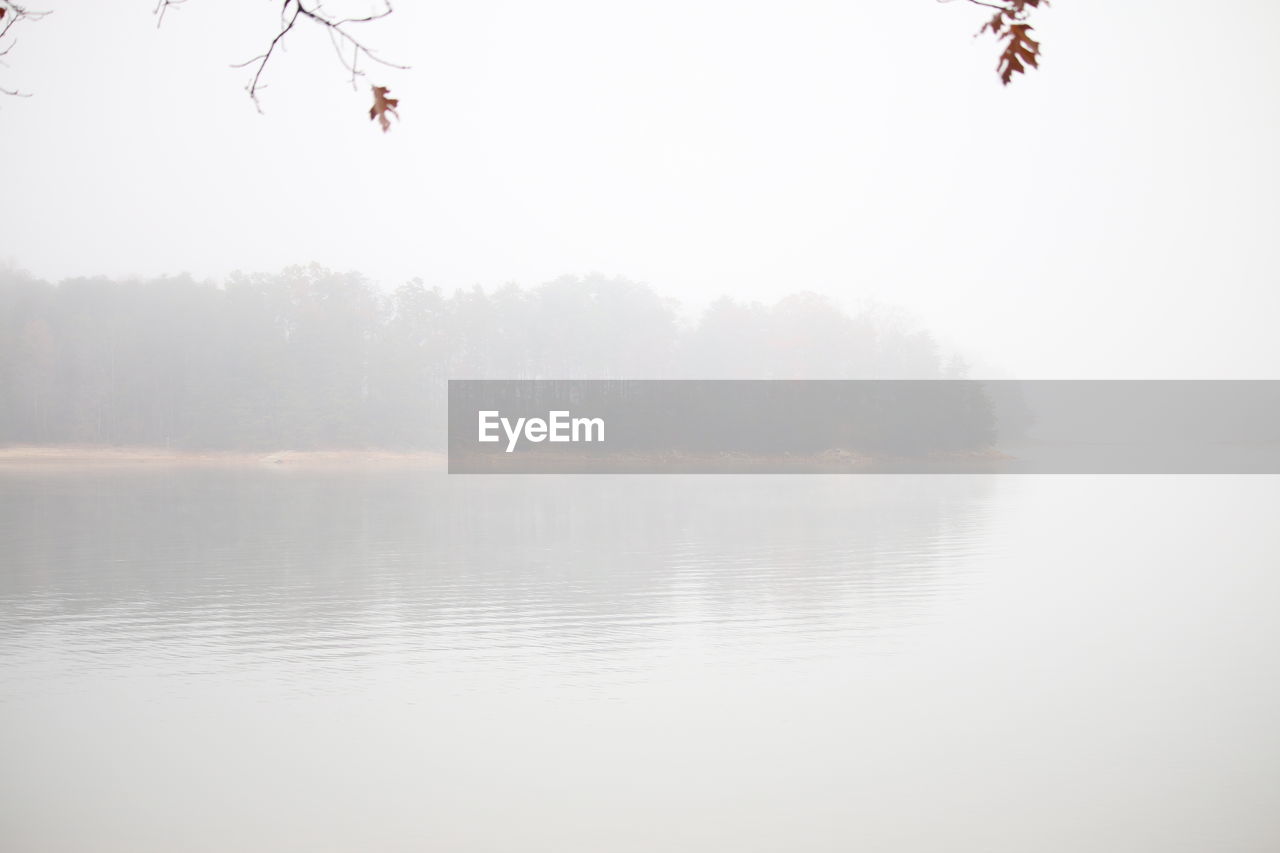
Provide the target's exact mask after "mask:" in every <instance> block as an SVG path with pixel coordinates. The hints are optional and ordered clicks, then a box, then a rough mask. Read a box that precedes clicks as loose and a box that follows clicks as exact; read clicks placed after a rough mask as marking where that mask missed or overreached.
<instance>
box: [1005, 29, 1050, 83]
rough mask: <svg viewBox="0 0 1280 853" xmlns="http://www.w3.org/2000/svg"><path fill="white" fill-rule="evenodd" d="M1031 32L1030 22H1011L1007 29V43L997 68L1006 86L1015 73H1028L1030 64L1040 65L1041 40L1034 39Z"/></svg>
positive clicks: (1037, 66)
mask: <svg viewBox="0 0 1280 853" xmlns="http://www.w3.org/2000/svg"><path fill="white" fill-rule="evenodd" d="M1030 32H1031V25H1030V24H1010V25H1009V28H1008V29H1007V30H1006V31H1005V34H1004V36H1003V38H1004V39H1005V40H1006V44H1005V46H1004V52H1003V53H1001V54H1000V62H999V63H998V64H997V65H996V70H997V71H999V72H1000V82H1001V83H1003V84H1004V85H1006V86H1008V85H1009V81H1010V80H1012V79H1013V75H1014V74H1025V73H1027V66H1028V65H1030V66H1031V67H1032V68H1039V67H1040V61H1039V59H1038V57H1039V56H1040V42H1038V41H1036V40H1035V39H1033V38H1032V37H1031V36H1030Z"/></svg>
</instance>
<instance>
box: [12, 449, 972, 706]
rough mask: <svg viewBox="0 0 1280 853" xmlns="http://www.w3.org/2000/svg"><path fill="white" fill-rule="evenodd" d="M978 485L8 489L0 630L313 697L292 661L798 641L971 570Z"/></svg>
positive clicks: (405, 482)
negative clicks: (278, 685) (275, 684)
mask: <svg viewBox="0 0 1280 853" xmlns="http://www.w3.org/2000/svg"><path fill="white" fill-rule="evenodd" d="M983 482H984V481H983V480H981V479H967V478H952V479H949V480H946V481H939V483H929V482H928V481H927V480H925V479H923V478H917V479H912V478H850V477H843V478H841V477H834V478H825V477H813V478H795V477H777V478H768V477H764V478H726V477H709V478H697V477H689V478H665V477H652V478H649V477H632V478H623V479H616V478H609V477H591V478H556V477H540V478H537V477H535V478H529V477H511V478H449V477H441V476H429V475H423V474H421V473H417V472H415V473H410V474H391V475H387V474H382V475H368V476H351V475H332V474H330V475H324V474H315V473H310V474H308V473H289V474H282V473H276V472H266V473H261V472H252V473H247V474H246V473H244V472H230V473H229V472H194V473H186V474H184V475H182V476H181V477H176V478H175V477H172V476H163V475H138V474H131V475H122V474H119V473H117V474H108V475H103V476H99V477H83V476H82V477H72V476H43V477H38V478H29V479H25V480H23V479H18V480H14V479H11V480H10V481H9V482H8V488H7V489H6V491H5V493H4V497H3V500H4V505H3V514H2V515H0V517H2V518H3V519H4V525H5V530H4V535H5V538H6V541H8V542H9V543H11V545H10V547H9V548H8V568H7V571H6V572H5V574H4V576H3V578H0V613H2V614H3V617H4V618H3V620H2V621H0V624H2V625H3V627H2V628H0V639H2V640H3V642H4V648H6V649H7V650H8V654H9V655H11V656H18V657H21V656H22V654H24V653H25V654H39V653H40V650H41V649H47V648H49V647H51V646H56V647H57V648H58V650H59V651H58V659H57V660H56V661H53V662H52V663H55V664H56V665H59V666H71V667H76V666H88V667H104V666H109V665H110V664H111V663H112V661H116V660H118V661H121V662H127V663H128V665H129V666H138V665H139V664H141V663H144V662H145V663H147V664H149V665H151V666H154V667H157V668H160V669H165V670H169V669H173V670H181V671H185V672H203V671H208V670H225V669H230V670H235V669H237V668H242V667H244V666H245V665H246V664H256V665H262V666H264V667H268V668H271V667H278V669H277V670H276V671H274V672H273V673H272V675H273V676H274V677H276V678H279V679H282V680H284V681H288V680H291V679H294V678H297V677H299V676H304V677H303V678H302V680H301V682H300V683H301V684H303V685H305V686H306V687H308V688H316V687H319V688H321V689H323V688H325V687H331V688H338V689H341V688H343V687H344V686H345V685H344V684H343V682H342V681H341V679H338V680H326V679H320V678H316V677H315V673H314V671H313V670H314V669H316V668H320V669H325V668H342V667H350V668H353V669H358V668H359V667H360V666H361V665H364V664H370V665H376V664H377V663H378V662H379V659H387V660H393V661H394V662H395V663H396V665H399V666H405V667H415V666H425V665H427V664H428V663H432V664H435V665H445V666H455V667H470V666H472V665H474V664H476V663H478V662H480V661H488V662H495V661H498V662H501V665H503V666H512V667H520V668H525V667H529V666H534V667H538V668H542V669H545V670H547V671H549V672H552V673H560V674H561V676H567V677H575V676H576V677H582V678H587V679H591V680H594V681H597V682H599V681H601V680H603V681H605V682H607V681H608V680H609V679H610V678H612V677H615V675H616V674H621V673H625V672H627V671H628V670H633V669H635V668H640V669H641V670H643V669H644V668H646V667H647V666H649V665H650V664H651V663H652V661H653V658H654V656H655V655H663V654H669V653H680V652H681V651H688V650H689V647H690V646H694V645H703V644H707V645H711V646H716V647H731V648H733V649H736V650H737V651H738V652H739V653H740V654H743V655H747V656H750V657H751V659H753V660H754V659H758V656H761V655H763V656H774V657H788V656H793V655H805V654H810V653H819V654H821V653H822V652H823V650H824V649H826V648H827V647H828V646H829V644H831V643H832V642H833V640H832V638H831V637H830V636H828V635H832V634H835V635H845V636H851V637H855V636H861V635H866V636H873V635H883V634H886V633H888V634H892V632H894V631H895V630H897V629H899V628H900V627H901V626H903V625H905V624H909V623H910V622H911V621H912V620H914V619H917V618H919V616H920V613H921V611H922V608H925V609H927V606H928V602H929V600H930V599H932V598H934V597H935V596H937V595H940V594H948V593H949V591H951V590H954V589H956V588H957V587H960V586H963V585H964V584H965V583H967V582H968V576H967V573H966V570H965V568H964V567H963V560H962V558H963V557H965V556H966V555H967V554H968V552H969V551H970V550H971V549H972V548H973V547H974V544H975V542H977V541H978V537H977V536H976V534H975V529H976V528H977V527H978V526H979V525H981V523H982V512H981V501H980V500H979V498H980V495H981V493H982V491H983V489H984V485H983ZM939 485H943V486H945V487H944V488H939ZM362 659H363V660H362ZM369 659H372V660H369ZM45 677H48V675H47V674H46V676H45ZM484 677H489V678H491V677H494V673H493V672H492V671H487V673H486V674H485V675H484Z"/></svg>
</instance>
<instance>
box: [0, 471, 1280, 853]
mask: <svg viewBox="0 0 1280 853" xmlns="http://www.w3.org/2000/svg"><path fill="white" fill-rule="evenodd" d="M1277 510H1280V477H1270V476H1253V477H1250V476H1238V477H1232V476H1186V477H1174V476H1150V477H1139V476H1133V477H1119V476H1115V477H1105V476H1098V477H1083V476H1075V477H1068V476H1057V477H1054V476H1044V477H1040V476H958V475H957V476H905V475H904V476H870V475H867V476H767V475H762V476H705V477H696V476H689V477H681V476H667V477H664V476H632V477H627V476H594V477H591V476H582V477H573V476H561V477H555V476H543V477H538V476H530V477H518V476H517V477H504V476H483V477H457V476H455V477H449V476H446V475H442V474H436V473H426V472H422V471H411V472H396V471H383V472H373V473H353V472H349V471H348V472H341V471H316V470H312V471H306V470H257V469H227V470H222V469H209V470H201V469H183V468H157V469H155V470H146V467H145V466H137V467H136V468H128V467H121V468H114V469H82V470H62V469H52V468H51V469H49V470H42V471H38V470H31V469H27V470H17V469H15V470H9V471H0V849H2V850H5V851H17V853H27V851H31V853H46V852H49V853H51V852H52V851H94V853H105V852H106V851H129V853H150V851H156V853H160V851H165V853H169V852H170V851H228V850H235V851H295V850H296V851H309V853H310V852H311V851H356V850H358V851H424V850H440V851H548V853H551V851H554V852H555V853H576V851H704V850H726V851H848V850H865V851H904V853H926V851H929V852H930V853H931V852H932V851H947V853H954V851H974V853H1003V851H1009V853H1014V851H1017V853H1025V851H1062V853H1079V851H1084V850H1099V851H1153V853H1154V851H1159V853H1173V852H1174V851H1187V852H1188V853H1191V851H1196V853H1202V851H1207V850H1221V851H1228V850H1229V851H1236V852H1237V853H1238V852H1239V851H1259V853H1262V851H1268V853H1271V851H1275V850H1277V849H1280V817H1278V816H1277V803H1280V726H1278V725H1277V720H1280V677H1278V675H1280V621H1278V620H1277V613H1278V612H1280V571H1277V569H1280V525H1277V524H1276V517H1277Z"/></svg>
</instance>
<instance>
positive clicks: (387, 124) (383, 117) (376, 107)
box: [369, 86, 400, 133]
mask: <svg viewBox="0 0 1280 853" xmlns="http://www.w3.org/2000/svg"><path fill="white" fill-rule="evenodd" d="M372 88H373V106H371V107H369V121H373V120H374V119H375V118H376V119H377V120H378V124H380V125H382V132H383V133H386V132H387V131H388V130H390V129H391V119H389V118H387V113H391V114H392V115H393V116H395V117H396V118H400V113H398V112H396V107H397V106H399V104H400V99H399V98H388V97H387V95H388V94H390V93H391V90H390V89H389V88H387V87H386V86H374V87H372Z"/></svg>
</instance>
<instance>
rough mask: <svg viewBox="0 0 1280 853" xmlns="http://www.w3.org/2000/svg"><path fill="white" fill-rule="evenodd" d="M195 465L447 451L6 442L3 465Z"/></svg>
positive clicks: (380, 459) (440, 459) (419, 462)
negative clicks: (193, 448)
mask: <svg viewBox="0 0 1280 853" xmlns="http://www.w3.org/2000/svg"><path fill="white" fill-rule="evenodd" d="M140 465H151V466H174V467H179V466H183V467H186V466H190V467H246V466H261V467H268V468H275V467H287V468H398V467H413V468H424V469H428V470H438V471H444V470H445V469H446V467H447V463H446V457H445V454H443V453H434V452H429V451H417V452H395V451H389V450H280V451H275V452H269V453H264V452H254V451H237V450H209V451H191V450H169V449H166V448H162V447H100V446H93V445H11V446H7V447H0V469H3V468H10V467H98V466H140Z"/></svg>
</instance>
